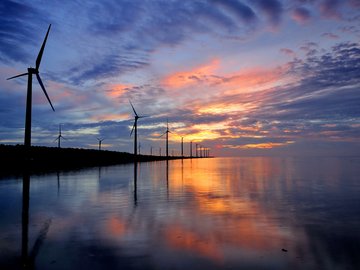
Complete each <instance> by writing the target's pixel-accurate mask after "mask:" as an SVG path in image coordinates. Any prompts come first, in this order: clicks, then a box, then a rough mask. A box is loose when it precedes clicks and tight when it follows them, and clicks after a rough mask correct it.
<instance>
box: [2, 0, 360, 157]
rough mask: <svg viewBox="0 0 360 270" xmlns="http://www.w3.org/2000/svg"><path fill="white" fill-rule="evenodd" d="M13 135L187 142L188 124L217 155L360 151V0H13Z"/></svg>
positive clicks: (174, 146) (9, 72) (7, 136)
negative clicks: (27, 130) (30, 76)
mask: <svg viewBox="0 0 360 270" xmlns="http://www.w3.org/2000/svg"><path fill="white" fill-rule="evenodd" d="M0 15H1V16H0V32H1V36H0V74H1V80H0V143H2V144H22V143H23V140H24V121H25V99H26V87H27V79H26V78H27V77H21V78H16V79H13V80H6V78H8V77H11V76H14V75H17V74H19V73H24V72H26V71H27V70H26V69H27V68H28V67H30V66H32V67H34V66H35V60H36V57H37V54H38V52H39V49H40V46H41V43H42V41H43V39H44V36H45V34H46V30H47V28H48V26H49V24H52V28H51V31H50V34H49V38H48V42H47V44H46V48H45V51H44V55H43V60H42V63H41V67H40V73H41V76H42V80H43V82H44V84H45V87H46V89H47V92H48V94H49V96H50V99H51V101H52V103H53V105H54V107H55V112H53V111H52V110H51V107H50V105H49V104H48V102H47V100H46V98H45V96H44V94H43V92H42V90H41V88H40V86H39V85H38V83H37V81H36V80H35V78H34V80H33V121H32V144H33V145H44V146H54V147H55V146H57V143H56V142H54V140H55V139H56V137H57V135H58V126H59V124H60V123H61V124H62V130H63V134H62V135H63V136H64V137H65V138H66V139H67V140H64V141H63V142H62V146H63V147H81V148H97V145H98V141H97V137H99V138H104V141H103V149H107V150H116V151H126V152H132V148H133V145H132V143H133V139H132V137H130V131H131V128H132V124H133V112H132V109H131V106H130V104H129V100H131V102H132V103H133V105H134V107H135V109H136V110H137V112H138V114H139V115H146V116H149V117H147V118H143V119H140V120H139V122H138V133H139V141H140V143H141V153H144V154H146V153H149V151H150V147H153V149H154V150H153V153H158V151H159V150H158V149H159V147H161V148H162V149H163V153H164V152H165V140H164V137H159V136H160V135H161V134H163V133H164V131H165V129H166V121H167V120H168V121H169V128H170V130H171V131H172V133H171V134H170V135H169V139H170V153H171V152H172V151H173V152H174V153H178V154H179V153H180V141H181V137H180V136H184V142H185V147H186V149H185V154H188V151H189V144H188V142H189V141H193V142H194V143H198V144H201V145H203V146H206V147H209V148H211V154H214V155H217V156H241V155H295V156H296V155H321V156H324V155H325V156H331V155H358V154H359V153H360V44H359V40H360V1H359V0H293V1H285V0H283V1H281V0H194V1H190V0H189V1H186V0H129V1H127V0H106V1H9V0H2V1H1V2H0Z"/></svg>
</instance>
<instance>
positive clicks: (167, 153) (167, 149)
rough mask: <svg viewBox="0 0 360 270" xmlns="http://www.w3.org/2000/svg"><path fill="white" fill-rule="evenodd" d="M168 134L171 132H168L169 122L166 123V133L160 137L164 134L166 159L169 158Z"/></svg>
mask: <svg viewBox="0 0 360 270" xmlns="http://www.w3.org/2000/svg"><path fill="white" fill-rule="evenodd" d="M169 133H171V131H170V130H169V121H167V123H166V131H165V132H164V133H163V134H162V135H161V136H160V137H162V136H164V135H165V134H166V158H168V157H169Z"/></svg>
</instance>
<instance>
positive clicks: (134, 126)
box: [129, 100, 146, 156]
mask: <svg viewBox="0 0 360 270" xmlns="http://www.w3.org/2000/svg"><path fill="white" fill-rule="evenodd" d="M129 103H130V105H131V108H132V109H133V111H134V114H135V115H134V125H133V127H132V130H131V132H130V136H131V135H132V133H133V132H134V155H135V156H136V155H137V154H138V151H137V121H138V120H139V119H140V118H144V117H146V116H139V115H138V114H137V113H136V111H135V108H134V106H133V105H132V103H131V101H130V100H129Z"/></svg>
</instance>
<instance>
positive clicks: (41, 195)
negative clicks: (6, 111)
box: [0, 158, 360, 270]
mask: <svg viewBox="0 0 360 270" xmlns="http://www.w3.org/2000/svg"><path fill="white" fill-rule="evenodd" d="M359 164H360V158H307V159H303V158H213V159H194V160H183V161H182V160H174V161H169V162H168V163H166V162H165V161H163V162H151V163H141V164H139V165H138V166H137V167H134V165H132V164H131V165H119V166H111V167H102V168H90V169H84V170H81V171H73V172H59V173H54V174H48V175H40V176H39V175H38V176H36V175H31V176H30V192H29V197H30V200H29V204H27V203H26V201H27V200H26V194H25V200H24V203H23V201H22V194H23V178H9V177H8V178H6V179H3V180H1V181H0V206H1V207H0V218H1V220H0V269H17V268H18V269H21V267H27V268H30V269H31V268H33V269H46V270H48V269H360V256H358V255H359V254H360V253H359V250H360V196H359V194H360V193H359V192H360V179H359V175H360V166H359ZM25 180H26V177H25ZM25 183H26V181H25ZM25 193H26V188H25ZM27 208H28V211H27V210H26V209H27ZM27 219H28V220H27ZM24 265H25V266H24Z"/></svg>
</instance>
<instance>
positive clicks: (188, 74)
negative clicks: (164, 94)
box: [161, 59, 220, 88]
mask: <svg viewBox="0 0 360 270" xmlns="http://www.w3.org/2000/svg"><path fill="white" fill-rule="evenodd" d="M219 63H220V60H219V59H214V60H212V61H211V62H210V63H209V64H205V65H203V66H199V67H196V68H194V69H192V70H190V71H181V72H175V73H173V74H170V75H169V76H167V77H165V78H164V79H163V80H162V82H161V83H162V84H164V85H166V86H167V87H170V88H181V87H184V86H189V85H191V84H196V83H198V82H199V80H204V79H205V78H206V77H207V76H209V75H211V74H213V73H214V72H215V71H216V70H217V69H218V68H219Z"/></svg>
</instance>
